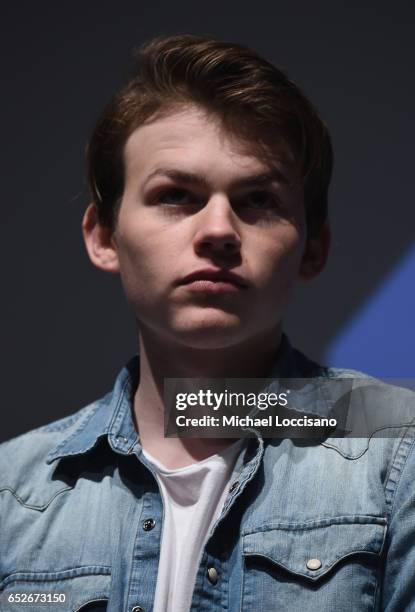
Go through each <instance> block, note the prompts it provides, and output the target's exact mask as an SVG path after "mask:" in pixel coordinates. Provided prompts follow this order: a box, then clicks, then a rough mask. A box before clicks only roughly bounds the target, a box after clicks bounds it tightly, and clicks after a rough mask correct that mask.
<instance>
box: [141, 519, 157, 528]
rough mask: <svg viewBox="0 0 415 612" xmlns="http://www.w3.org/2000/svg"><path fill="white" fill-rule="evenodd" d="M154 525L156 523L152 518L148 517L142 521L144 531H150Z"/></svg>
mask: <svg viewBox="0 0 415 612" xmlns="http://www.w3.org/2000/svg"><path fill="white" fill-rule="evenodd" d="M155 525H156V521H155V520H154V519H152V518H149V519H146V520H145V521H143V529H144V531H151V530H152V529H154V527H155Z"/></svg>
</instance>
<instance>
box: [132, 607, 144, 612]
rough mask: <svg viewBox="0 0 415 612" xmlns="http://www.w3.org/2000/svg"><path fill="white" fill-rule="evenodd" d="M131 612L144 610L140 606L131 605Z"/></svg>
mask: <svg viewBox="0 0 415 612" xmlns="http://www.w3.org/2000/svg"><path fill="white" fill-rule="evenodd" d="M131 612H144V608H142V607H141V606H133V607H132V608H131Z"/></svg>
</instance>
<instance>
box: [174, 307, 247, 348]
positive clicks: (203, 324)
mask: <svg viewBox="0 0 415 612" xmlns="http://www.w3.org/2000/svg"><path fill="white" fill-rule="evenodd" d="M172 330H174V331H173V333H174V336H175V338H176V339H177V340H178V341H179V342H180V343H181V344H184V345H186V346H188V347H192V348H195V349H208V350H209V349H210V350H212V349H222V348H226V347H230V346H234V345H235V344H238V342H241V341H242V340H243V336H245V334H244V332H246V326H245V325H244V324H243V323H242V321H241V320H240V318H239V317H237V316H236V315H235V314H232V315H231V314H229V313H224V312H218V311H214V312H210V313H207V312H205V313H204V314H203V317H201V316H199V317H193V316H190V317H189V318H188V319H187V320H186V321H176V322H175V324H174V325H172Z"/></svg>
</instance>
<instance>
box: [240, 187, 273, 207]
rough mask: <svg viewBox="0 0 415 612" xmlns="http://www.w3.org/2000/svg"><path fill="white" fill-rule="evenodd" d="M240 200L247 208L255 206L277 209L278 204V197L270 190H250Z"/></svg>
mask: <svg viewBox="0 0 415 612" xmlns="http://www.w3.org/2000/svg"><path fill="white" fill-rule="evenodd" d="M240 202H241V203H242V204H243V205H244V206H249V208H255V209H257V210H263V209H267V210H268V209H275V210H276V209H278V208H279V206H280V202H279V199H278V198H277V196H276V195H275V194H274V193H271V192H270V191H264V190H262V191H252V192H251V193H248V194H247V195H246V196H244V197H243V198H241V199H240Z"/></svg>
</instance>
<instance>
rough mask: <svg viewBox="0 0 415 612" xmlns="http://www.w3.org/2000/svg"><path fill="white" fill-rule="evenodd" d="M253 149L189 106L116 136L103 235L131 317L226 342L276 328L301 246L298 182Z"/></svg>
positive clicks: (181, 334) (161, 334)
mask: <svg viewBox="0 0 415 612" xmlns="http://www.w3.org/2000/svg"><path fill="white" fill-rule="evenodd" d="M253 149H254V147H253V146H252V147H251V149H250V147H249V143H248V144H247V143H246V142H243V141H241V140H238V139H237V138H236V137H235V136H232V135H231V134H229V133H228V132H226V131H225V129H224V128H223V126H222V125H221V124H220V122H219V120H218V119H217V118H215V117H212V116H211V115H208V114H206V113H205V112H204V111H203V110H201V109H200V108H198V107H195V106H188V107H186V108H184V109H181V110H177V111H175V112H172V114H170V115H168V116H164V117H162V118H159V119H157V120H155V121H154V122H152V123H149V124H147V125H144V126H141V127H140V128H138V129H137V130H136V131H135V132H133V133H132V135H131V136H130V137H129V139H128V141H127V143H126V146H125V174H126V179H125V190H124V194H123V197H122V202H121V205H120V210H119V216H118V222H117V226H116V229H115V231H114V235H113V245H114V249H115V251H116V253H117V258H118V267H119V270H120V273H121V277H122V282H123V285H124V288H125V292H126V294H127V298H128V300H129V302H130V304H131V305H132V307H133V310H134V313H135V315H136V317H137V319H138V322H139V324H140V327H141V328H142V329H143V328H146V330H147V332H148V333H153V334H156V335H157V337H158V338H159V340H160V339H161V340H165V341H169V342H178V343H180V344H182V345H187V346H189V347H190V346H191V347H194V348H210V349H211V348H224V347H228V346H232V345H237V344H238V343H241V342H244V341H250V340H253V341H255V339H258V340H259V339H260V338H261V337H267V338H269V334H274V333H276V332H277V331H278V329H279V323H280V321H281V317H282V314H283V311H284V309H285V307H286V304H287V301H288V298H289V296H290V293H291V290H292V288H293V285H294V283H295V280H296V278H297V277H298V274H299V268H300V263H301V259H302V255H303V252H304V248H305V236H306V230H305V211H304V198H303V190H302V186H301V184H300V181H299V180H298V177H297V176H296V174H295V172H294V171H293V170H292V169H291V170H289V169H288V168H287V167H285V166H284V165H282V164H278V163H277V162H276V161H275V160H274V163H273V165H272V166H271V165H270V164H269V163H266V162H264V161H261V159H260V158H259V157H256V156H255V155H253V154H252V150H253Z"/></svg>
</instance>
